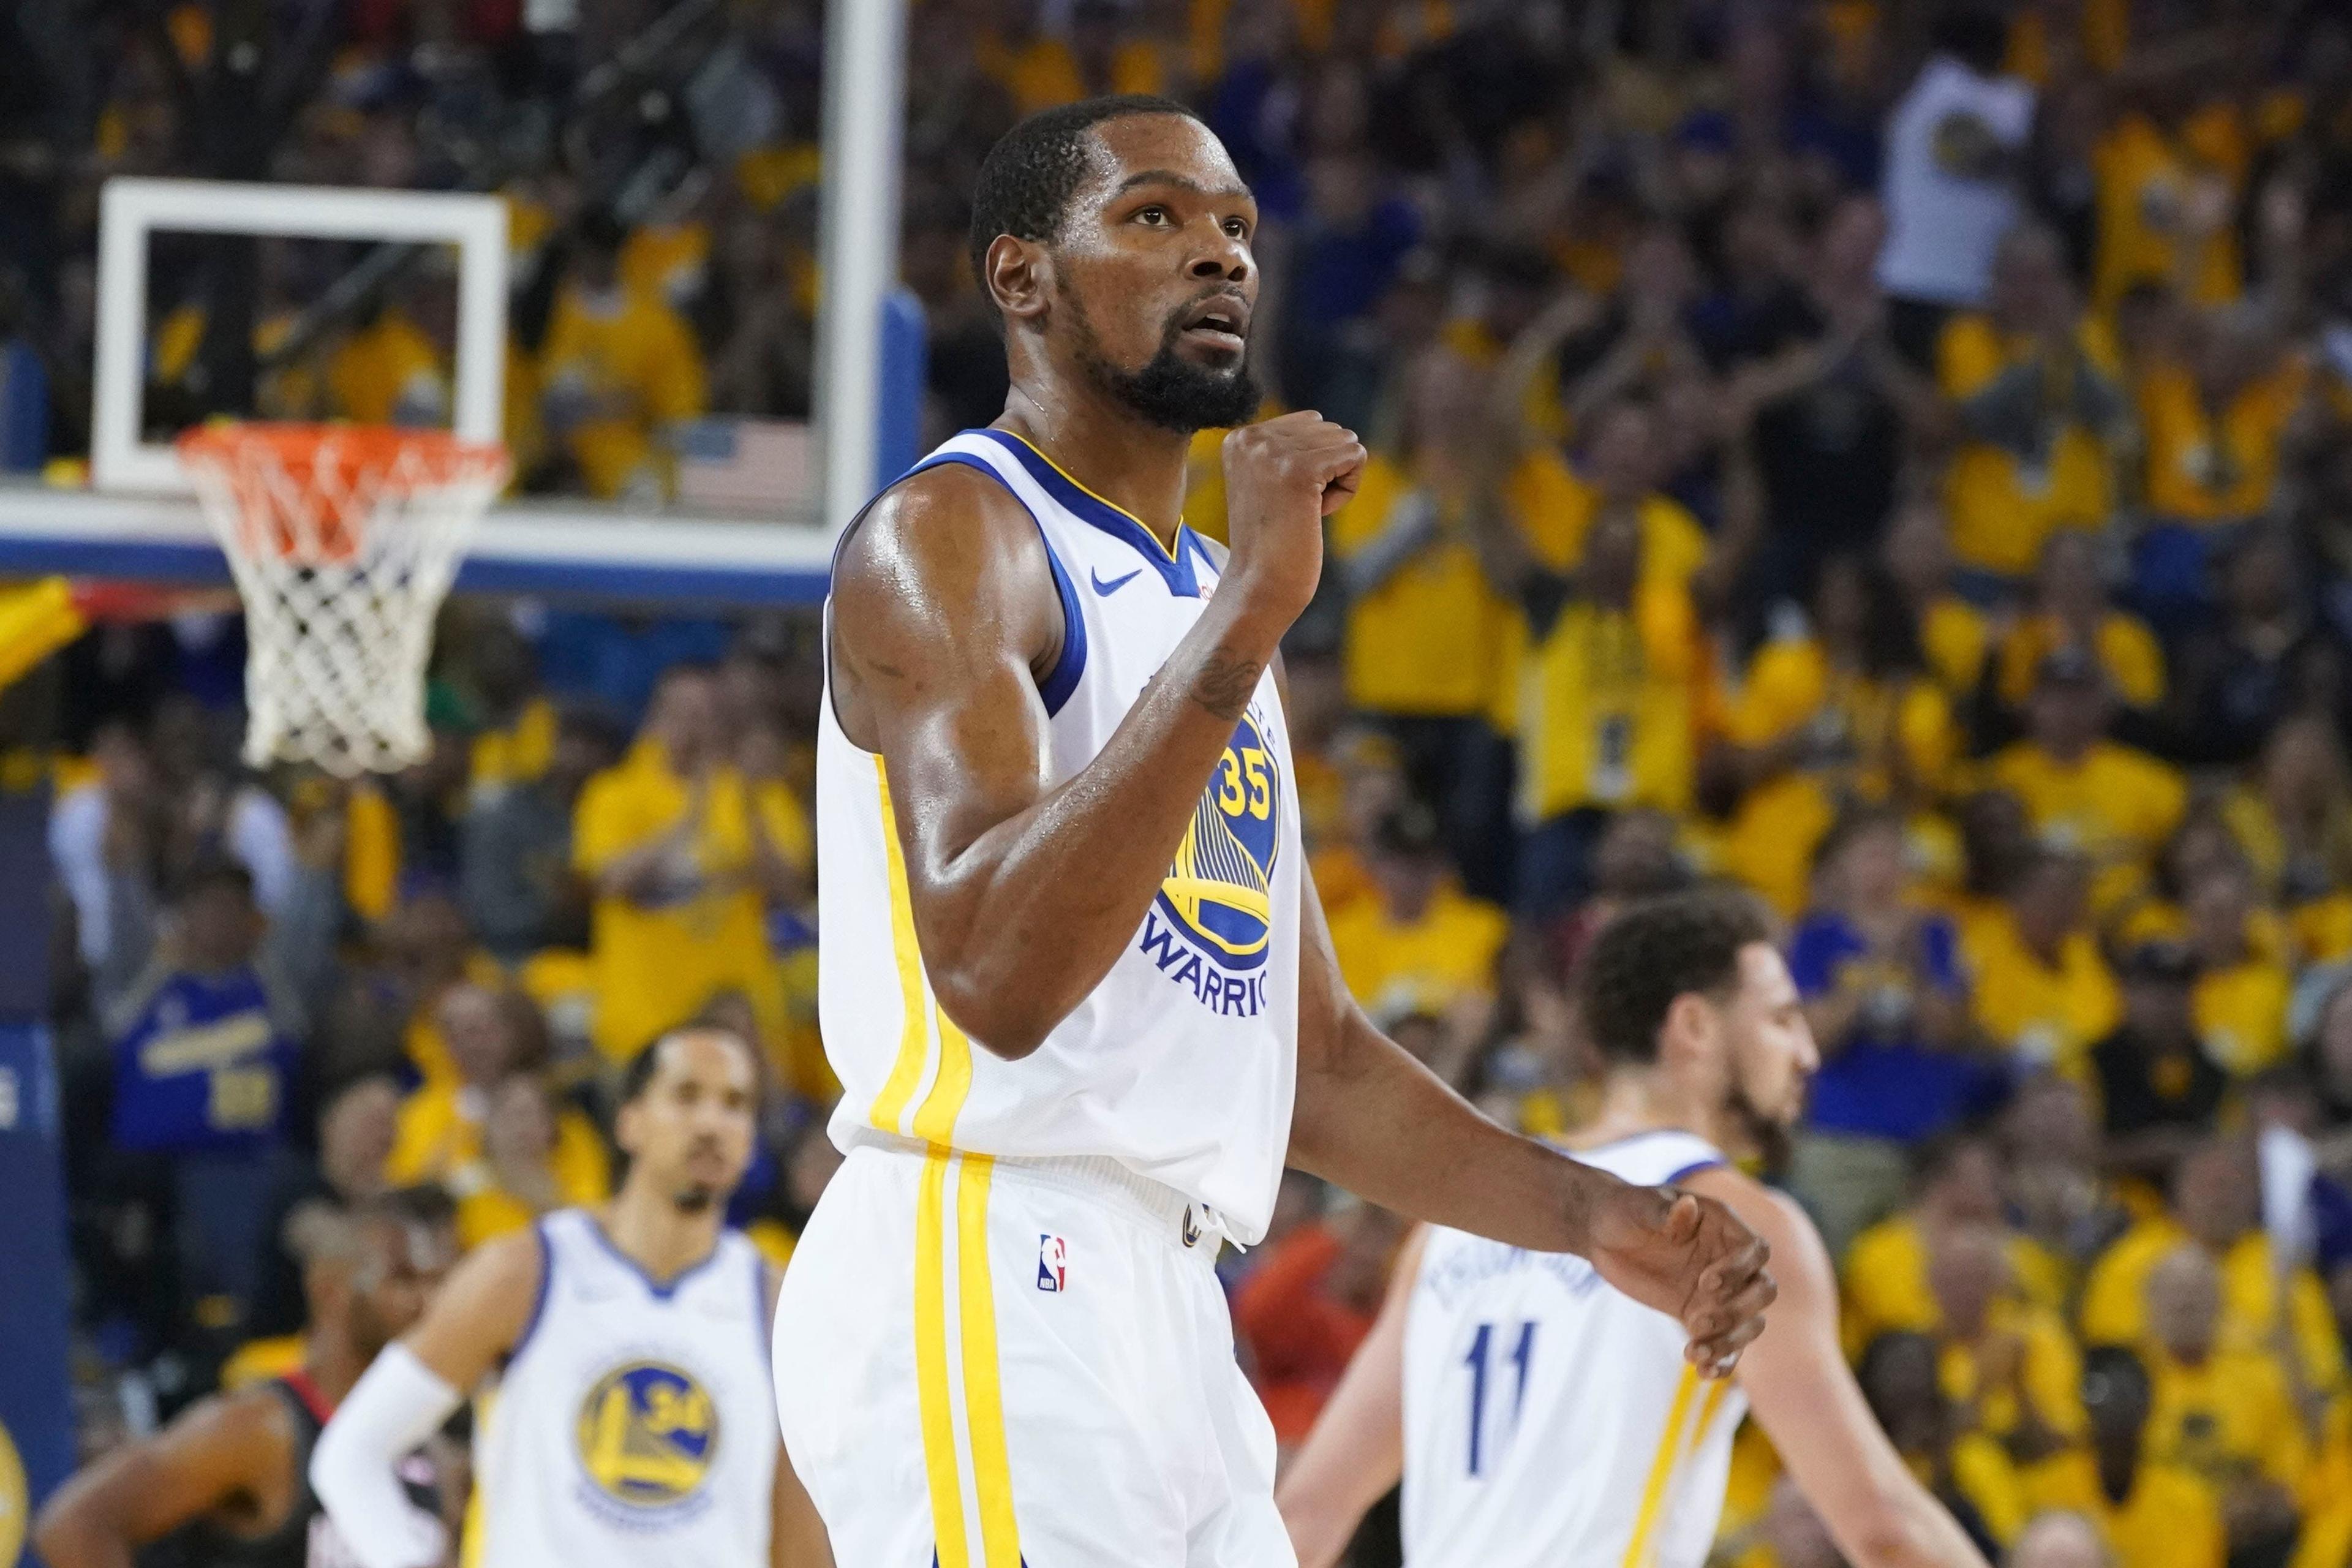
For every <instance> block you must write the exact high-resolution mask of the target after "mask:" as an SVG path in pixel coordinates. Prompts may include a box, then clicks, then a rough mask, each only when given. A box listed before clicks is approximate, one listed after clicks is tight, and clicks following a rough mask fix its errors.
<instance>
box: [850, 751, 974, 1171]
mask: <svg viewBox="0 0 2352 1568" xmlns="http://www.w3.org/2000/svg"><path fill="white" fill-rule="evenodd" d="M874 787H875V789H876V790H877V792H878V793H879V794H880V795H881V797H882V855H883V858H884V859H885V860H886V861H887V863H888V870H889V878H888V879H889V883H890V955H891V957H893V958H894V959H896V960H897V961H898V1005H899V1016H900V1018H901V1019H902V1020H903V1022H901V1023H900V1024H899V1026H898V1059H897V1060H896V1061H894V1062H892V1063H891V1064H890V1076H889V1078H888V1079H886V1080H884V1082H883V1085H882V1092H881V1093H879V1094H877V1095H876V1096H875V1097H874V1106H873V1109H872V1110H868V1111H867V1112H866V1120H867V1121H871V1122H872V1123H873V1124H874V1125H875V1126H877V1127H878V1128H880V1129H881V1130H882V1131H885V1132H889V1133H899V1132H903V1131H905V1129H904V1128H902V1127H900V1126H899V1125H898V1124H899V1122H900V1121H903V1120H904V1119H905V1117H906V1114H907V1102H908V1100H912V1099H914V1098H915V1086H916V1085H917V1084H918V1083H920V1082H921V1081H922V1079H923V1063H924V1061H925V1060H926V1059H927V1058H929V1055H930V1037H929V1032H928V1031H927V1030H926V1029H925V1028H924V1026H923V1017H924V1014H925V1012H926V1010H927V1009H926V1007H925V1005H924V1003H925V996H924V985H923V955H922V949H921V947H920V946H919V945H918V944H917V942H916V941H915V903H914V900H913V899H912V898H910V897H909V896H908V892H907V857H906V852H905V851H904V850H903V849H901V848H900V847H899V845H898V818H897V817H896V816H892V815H891V811H890V779H889V775H888V774H887V773H885V772H884V771H883V767H882V759H881V758H879V757H877V758H875V759H874ZM964 1065H965V1072H966V1076H967V1079H969V1076H970V1071H971V1059H970V1058H968V1057H967V1058H966V1059H965V1064H964ZM936 1088H937V1086H934V1092H936Z"/></svg>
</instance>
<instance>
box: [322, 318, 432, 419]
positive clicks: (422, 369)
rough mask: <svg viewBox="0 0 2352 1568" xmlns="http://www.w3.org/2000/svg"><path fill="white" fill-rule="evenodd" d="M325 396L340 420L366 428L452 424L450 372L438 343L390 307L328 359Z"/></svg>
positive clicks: (345, 340)
mask: <svg viewBox="0 0 2352 1568" xmlns="http://www.w3.org/2000/svg"><path fill="white" fill-rule="evenodd" d="M327 395H328V397H329V398H330V399H331V405H332V407H333V409H334V411H335V414H336V416H338V417H340V418H344V419H352V420H356V421H358V422H359V423H360V424H362V425H413V426H438V425H446V424H447V423H448V420H449V372H448V366H447V365H446V363H445V362H444V360H443V356H442V353H441V349H440V347H439V345H437V344H436V343H435V342H434V341H433V340H432V339H431V338H429V337H427V336H426V335H425V331H424V330H423V329H422V328H420V327H418V326H417V324H416V323H415V321H413V320H411V319H410V318H409V316H408V314H407V312H406V311H404V310H399V309H396V308H394V307H393V306H389V305H387V306H385V307H383V309H382V310H378V311H377V312H376V315H375V318H374V320H373V321H369V322H368V323H367V324H366V325H365V326H362V327H361V328H360V329H359V330H358V331H355V332H353V333H352V335H351V336H350V337H347V338H345V339H344V340H343V341H342V342H341V343H339V344H337V345H336V348H335V351H334V353H332V354H331V355H330V356H329V357H328V360H327Z"/></svg>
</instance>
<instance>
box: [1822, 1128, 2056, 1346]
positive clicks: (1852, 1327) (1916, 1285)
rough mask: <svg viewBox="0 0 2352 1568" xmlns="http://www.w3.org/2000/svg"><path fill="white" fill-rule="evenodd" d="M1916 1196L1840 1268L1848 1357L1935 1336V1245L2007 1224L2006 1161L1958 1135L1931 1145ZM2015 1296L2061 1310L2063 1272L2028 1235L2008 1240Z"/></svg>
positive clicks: (1868, 1234)
mask: <svg viewBox="0 0 2352 1568" xmlns="http://www.w3.org/2000/svg"><path fill="white" fill-rule="evenodd" d="M1916 1169H1917V1171H1918V1175H1917V1178H1916V1181H1917V1187H1918V1195H1917V1196H1916V1199H1914V1201H1913V1202H1912V1204H1911V1206H1910V1207H1908V1208H1906V1209H1905V1210H1903V1211H1902V1212H1901V1213H1899V1214H1895V1215H1890V1216H1889V1217H1887V1218H1885V1219H1883V1220H1881V1221H1879V1222H1878V1223H1877V1224H1876V1225H1874V1226H1871V1227H1870V1228H1869V1229H1867V1230H1865V1231H1864V1232H1863V1233H1862V1234H1861V1235H1860V1236H1857V1237H1854V1238H1853V1246H1852V1247H1848V1248H1847V1249H1846V1254H1845V1258H1844V1261H1843V1264H1842V1265H1841V1266H1840V1268H1839V1270H1838V1284H1839V1290H1838V1294H1839V1301H1840V1306H1841V1322H1840V1336H1841V1338H1842V1339H1843V1341H1844V1342H1845V1347H1846V1354H1847V1355H1848V1356H1849V1357H1853V1356H1859V1355H1860V1354H1861V1353H1862V1348H1863V1347H1864V1345H1866V1344H1868V1343H1869V1342H1871V1341H1873V1340H1874V1339H1876V1338H1877V1337H1878V1336H1879V1335H1881V1334H1883V1333H1887V1332H1890V1331H1897V1330H1899V1331H1904V1332H1906V1333H1921V1334H1934V1333H1936V1332H1937V1331H1939V1330H1940V1329H1941V1327H1942V1325H1943V1310H1942V1309H1941V1308H1940V1307H1939V1306H1938V1305H1937V1300H1936V1293H1935V1291H1934V1290H1933V1289H1930V1288H1929V1285H1928V1266H1927V1259H1928V1256H1929V1252H1930V1248H1931V1246H1932V1245H1933V1239H1934V1238H1935V1237H1940V1236H1943V1235H1945V1234H1947V1233H1948V1232H1951V1231H1955V1230H1958V1229H1963V1228H1967V1227H1970V1226H1999V1225H2000V1223H2001V1218H2002V1199H2001V1190H2000V1156H1999V1155H1998V1154H1997V1153H1996V1152H1994V1149H1993V1146H1992V1145H1991V1144H1990V1143H1989V1142H1986V1141H1985V1140H1984V1139H1982V1138H1978V1137H1972V1136H1969V1135H1967V1134H1953V1135H1951V1136H1948V1137H1944V1138H1938V1139H1934V1140H1931V1141H1929V1142H1927V1144H1926V1145H1924V1146H1922V1147H1921V1148H1920V1149H1919V1151H1918V1152H1917V1155H1916ZM2002 1252H2003V1254H2004V1255H2005V1257H2006V1258H2007V1261H2008V1280H2009V1286H2010V1289H2011V1294H2013V1295H2014V1296H2015V1297H2016V1298H2017V1299H2018V1300H2020V1301H2021V1302H2026V1303H2030V1304H2032V1305H2033V1306H2036V1307H2040V1308H2043V1309H2047V1310H2053V1311H2054V1310H2058V1309H2059V1308H2060V1307H2062V1306H2063V1304H2064V1298H2065V1277H2064V1269H2063V1265H2061V1264H2060V1263H2059V1262H2058V1261H2057V1260H2056V1259H2054V1258H2052V1257H2051V1256H2050V1255H2049V1254H2048V1253H2047V1252H2046V1251H2044V1250H2043V1249H2042V1247H2040V1246H2038V1245H2037V1244H2035V1243H2034V1242H2032V1241H2031V1240H2029V1239H2028V1238H2026V1237H2022V1236H2018V1235H2016V1234H2014V1233H2010V1234H2007V1235H2005V1236H2004V1237H2003V1238H2002Z"/></svg>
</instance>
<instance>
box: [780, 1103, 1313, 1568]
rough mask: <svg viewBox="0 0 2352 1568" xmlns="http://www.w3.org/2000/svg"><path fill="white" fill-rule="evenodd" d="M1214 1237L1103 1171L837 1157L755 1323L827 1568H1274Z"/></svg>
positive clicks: (884, 1153)
mask: <svg viewBox="0 0 2352 1568" xmlns="http://www.w3.org/2000/svg"><path fill="white" fill-rule="evenodd" d="M1188 1237H1189V1238H1190V1239H1189V1240H1188V1239H1187V1238H1188ZM1218 1240H1219V1235H1218V1232H1217V1230H1216V1229H1215V1227H1214V1225H1213V1222H1210V1221H1208V1220H1207V1219H1206V1216H1205V1215H1203V1213H1202V1211H1201V1210H1199V1209H1197V1208H1195V1207H1192V1206H1191V1205H1187V1203H1186V1201H1185V1200H1184V1198H1183V1197H1182V1195H1181V1194H1178V1193H1176V1192H1174V1191H1172V1190H1171V1189H1170V1188H1167V1187H1164V1186H1161V1185H1160V1184H1157V1183H1154V1182H1150V1181H1148V1180H1146V1179H1145V1178H1143V1177H1140V1176H1138V1175H1136V1174H1135V1173H1133V1172H1131V1171H1129V1170H1128V1169H1126V1168H1125V1167H1124V1166H1121V1165H1118V1164H1117V1163H1114V1162H1111V1161H1108V1160H1092V1159H1087V1160H1075V1159H1060V1160H1012V1159H993V1160H992V1159H990V1158H988V1157H987V1156H984V1155H978V1154H973V1155H959V1154H953V1153H950V1152H948V1151H946V1150H930V1151H926V1150H925V1149H924V1147H923V1146H922V1145H921V1144H918V1143H898V1142H894V1143H893V1144H891V1145H888V1146H879V1145H865V1146H861V1147H859V1148H858V1149H856V1151H855V1152H852V1153H851V1154H850V1156H849V1158H848V1161H847V1162H846V1163H845V1164H844V1165H843V1166H842V1167H841V1169H840V1171H839V1172H838V1173H835V1176H834V1178H833V1182H832V1184H831V1185H830V1186H828V1187H827V1188H826V1189H825V1194H824V1199H823V1201H822V1202H820V1203H819V1204H818V1205H817V1209H816V1213H815V1215H814V1217H813V1218H812V1219H811V1220H810V1221H809V1226H808V1230H807V1233H806V1234H805V1235H804V1236H803V1237H802V1238H801V1242H800V1246H799V1247H797V1248H796V1249H795V1250H794V1252H793V1260H792V1266H791V1267H790V1268H787V1269H786V1270H785V1272H784V1282H783V1289H782V1298H781V1300H779V1301H778V1303H777V1310H776V1329H775V1374H776V1406H777V1413H778V1415H779V1417H780V1418H781V1420H782V1426H783V1435H784V1447H785V1448H786V1450H787V1451H788V1452H789V1453H790V1455H791V1456H792V1461H793V1468H794V1469H795V1470H796V1471H797V1472H798V1474H799V1476H800V1479H801V1482H802V1484H803V1486H805V1487H806V1488H807V1489H808V1492H809V1495H810V1497H811V1498H812V1499H813V1500H814V1501H815V1503H816V1507H817V1511H818V1512H819V1513H821V1514H822V1515H824V1523H825V1529H826V1531H828V1532H829V1533H830V1534H831V1536H832V1538H833V1552H834V1558H835V1563H838V1564H839V1568H931V1564H932V1561H933V1557H934V1554H936V1556H937V1560H938V1564H939V1568H1024V1564H1025V1568H1103V1565H1106V1564H1125V1565H1133V1568H1296V1563H1297V1559H1296V1558H1295V1557H1294V1556H1293V1555H1292V1552H1291V1550H1290V1542H1289V1540H1288V1538H1287V1537H1286V1535H1285V1534H1284V1532H1283V1528H1282V1521H1281V1518H1280V1516H1279V1515H1278V1514H1276V1511H1275V1507H1274V1458H1275V1444H1274V1428H1273V1426H1272V1425H1271V1424H1270V1423H1269V1422H1268V1421H1267V1419H1266V1415H1265V1408H1264V1406H1262V1405H1260V1404H1259V1403H1258V1399H1257V1395H1256V1394H1255V1391H1253V1390H1252V1389H1251V1388H1250V1386H1249V1384H1248V1383H1247V1381H1246V1380H1244V1378H1243V1376H1242V1373H1241V1369H1240V1368H1239V1367H1237V1366H1236V1365H1234V1340H1233V1324H1232V1321H1231V1320H1230V1319H1229V1318H1228V1316H1227V1315H1226V1310H1225V1300H1224V1293H1223V1290H1222V1289H1220V1288H1219V1286H1218V1283H1217V1277H1216V1273H1215V1270H1214V1268H1213V1258H1214V1253H1215V1250H1216V1247H1217V1245H1218Z"/></svg>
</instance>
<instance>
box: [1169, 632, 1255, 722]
mask: <svg viewBox="0 0 2352 1568" xmlns="http://www.w3.org/2000/svg"><path fill="white" fill-rule="evenodd" d="M1263 674H1265V665H1264V664H1263V663H1261V662H1259V661H1258V660H1256V659H1254V658H1244V657H1242V656H1241V655H1239V654H1231V653H1226V652H1225V651H1223V649H1222V648H1213V649H1211V650H1210V652H1209V657H1208V658H1206V659H1204V660H1203V661H1202V665H1201V672H1200V673H1199V674H1198V675H1195V676H1194V677H1192V686H1191V688H1190V689H1189V690H1188V691H1187V693H1186V695H1188V696H1190V697H1191V698H1192V700H1193V701H1195V702H1197V703H1199V704H1200V705H1201V706H1202V707H1203V708H1205V709H1207V710H1209V711H1210V712H1211V713H1213V714H1215V715H1216V716H1217V717H1218V718H1220V719H1223V720H1225V721H1228V722H1234V721H1239V720H1240V718H1241V716H1242V714H1243V712H1244V710H1247V709H1248V707H1249V700H1250V698H1251V697H1252V696H1253V695H1254V694H1255V692H1256V690H1257V678H1258V677H1259V676H1261V675H1263Z"/></svg>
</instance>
